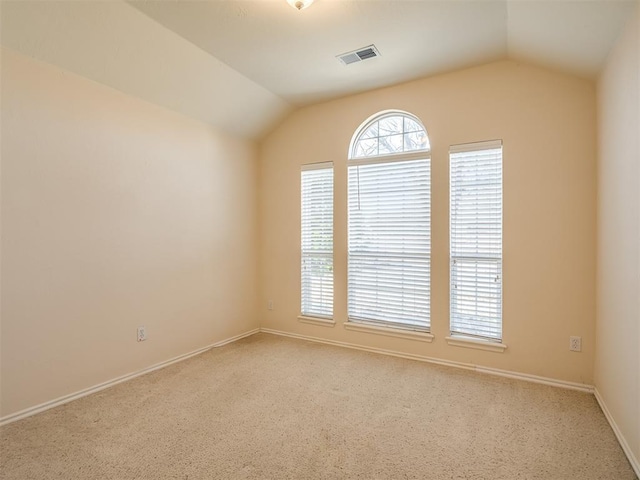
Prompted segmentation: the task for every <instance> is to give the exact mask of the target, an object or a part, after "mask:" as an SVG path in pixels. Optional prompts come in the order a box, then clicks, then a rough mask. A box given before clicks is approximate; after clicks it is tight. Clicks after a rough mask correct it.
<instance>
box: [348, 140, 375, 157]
mask: <svg viewBox="0 0 640 480" xmlns="http://www.w3.org/2000/svg"><path fill="white" fill-rule="evenodd" d="M375 155H378V139H377V138H369V139H364V140H360V141H359V142H358V143H357V144H356V151H355V155H354V156H355V157H356V158H360V157H372V156H375Z"/></svg>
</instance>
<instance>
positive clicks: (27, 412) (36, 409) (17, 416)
mask: <svg viewBox="0 0 640 480" xmlns="http://www.w3.org/2000/svg"><path fill="white" fill-rule="evenodd" d="M259 331H260V329H259V328H254V329H253V330H249V331H248V332H244V333H241V334H239V335H236V336H234V337H231V338H227V339H225V340H221V341H219V342H216V343H212V344H211V345H207V346H206V347H202V348H198V349H197V350H193V351H191V352H189V353H185V354H182V355H178V356H177V357H173V358H171V359H169V360H165V361H164V362H160V363H156V364H155V365H151V366H150V367H147V368H143V369H142V370H137V371H135V372H132V373H128V374H126V375H122V376H120V377H117V378H114V379H112V380H108V381H106V382H103V383H99V384H98V385H94V386H93V387H89V388H85V389H83V390H80V391H78V392H75V393H71V394H69V395H64V396H62V397H59V398H56V399H54V400H50V401H48V402H44V403H41V404H39V405H35V406H33V407H29V408H26V409H24V410H20V411H19V412H16V413H12V414H9V415H6V416H4V417H2V418H0V427H1V426H3V425H6V424H8V423H11V422H15V421H17V420H21V419H23V418H26V417H30V416H31V415H35V414H36V413H40V412H44V411H45V410H49V409H50V408H54V407H57V406H59V405H63V404H65V403H69V402H72V401H73V400H77V399H78V398H82V397H86V396H87V395H91V394H92V393H96V392H99V391H101V390H104V389H106V388H109V387H113V386H114V385H117V384H119V383H122V382H126V381H128V380H132V379H134V378H136V377H139V376H141V375H144V374H146V373H150V372H153V371H155V370H159V369H161V368H164V367H168V366H169V365H172V364H174V363H177V362H181V361H183V360H186V359H187V358H191V357H195V356H196V355H200V354H201V353H204V352H206V351H207V350H211V349H212V348H216V347H221V346H223V345H227V344H228V343H231V342H235V341H236V340H240V339H241V338H244V337H248V336H250V335H253V334H255V333H258V332H259Z"/></svg>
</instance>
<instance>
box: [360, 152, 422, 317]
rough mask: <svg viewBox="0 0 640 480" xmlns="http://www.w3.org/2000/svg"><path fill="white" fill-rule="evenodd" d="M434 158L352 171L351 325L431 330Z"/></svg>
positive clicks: (363, 163) (365, 164)
mask: <svg viewBox="0 0 640 480" xmlns="http://www.w3.org/2000/svg"><path fill="white" fill-rule="evenodd" d="M428 157H429V152H428V151H427V152H421V153H420V154H418V155H416V154H415V153H414V154H413V159H409V160H407V156H406V155H398V156H396V157H395V158H394V159H391V158H386V159H384V160H381V159H379V158H378V159H372V160H364V159H357V160H352V161H351V162H350V165H349V200H348V201H349V229H348V230H349V245H348V252H349V254H348V310H349V320H355V321H365V322H374V323H380V324H385V325H387V326H389V325H390V324H391V325H395V326H400V327H404V328H412V329H418V330H428V329H429V301H430V300H429V290H430V288H429V278H430V195H431V192H430V172H429V169H430V163H429V158H428Z"/></svg>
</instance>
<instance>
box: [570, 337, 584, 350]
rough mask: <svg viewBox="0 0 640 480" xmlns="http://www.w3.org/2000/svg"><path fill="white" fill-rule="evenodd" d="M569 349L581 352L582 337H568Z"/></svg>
mask: <svg viewBox="0 0 640 480" xmlns="http://www.w3.org/2000/svg"><path fill="white" fill-rule="evenodd" d="M569 350H571V351H572V352H581V351H582V337H569Z"/></svg>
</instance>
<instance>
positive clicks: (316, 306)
mask: <svg viewBox="0 0 640 480" xmlns="http://www.w3.org/2000/svg"><path fill="white" fill-rule="evenodd" d="M301 198H302V206H301V207H302V208H301V212H302V215H301V217H302V218H301V226H302V228H301V237H302V281H301V286H302V292H301V293H302V295H301V296H302V301H301V313H302V315H305V316H310V317H326V318H330V317H332V316H333V165H332V164H331V163H321V164H313V165H305V166H303V167H302V173H301Z"/></svg>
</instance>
